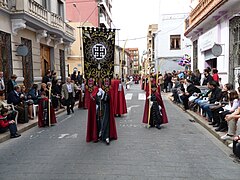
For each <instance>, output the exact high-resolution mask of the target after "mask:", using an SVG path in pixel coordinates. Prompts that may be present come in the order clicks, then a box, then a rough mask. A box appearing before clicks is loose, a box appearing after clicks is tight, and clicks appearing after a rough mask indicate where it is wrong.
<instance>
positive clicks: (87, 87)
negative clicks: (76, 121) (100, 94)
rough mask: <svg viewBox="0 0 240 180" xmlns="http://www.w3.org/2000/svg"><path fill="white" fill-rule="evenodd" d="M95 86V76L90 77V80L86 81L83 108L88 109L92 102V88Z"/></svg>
mask: <svg viewBox="0 0 240 180" xmlns="http://www.w3.org/2000/svg"><path fill="white" fill-rule="evenodd" d="M93 86H94V80H93V78H89V79H88V82H86V81H85V83H84V90H85V91H84V97H83V108H84V109H88V107H89V104H90V94H91V92H90V89H92V88H93Z"/></svg>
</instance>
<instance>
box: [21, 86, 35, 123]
mask: <svg viewBox="0 0 240 180" xmlns="http://www.w3.org/2000/svg"><path fill="white" fill-rule="evenodd" d="M20 96H22V98H21V100H22V103H23V104H24V107H27V108H28V119H31V120H33V119H34V117H33V103H34V102H33V100H32V99H31V96H28V93H26V87H25V86H24V85H22V86H21V93H20Z"/></svg>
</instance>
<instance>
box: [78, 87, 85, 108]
mask: <svg viewBox="0 0 240 180" xmlns="http://www.w3.org/2000/svg"><path fill="white" fill-rule="evenodd" d="M78 92H79V102H78V108H82V107H84V106H83V105H84V98H83V96H82V90H79V91H78Z"/></svg>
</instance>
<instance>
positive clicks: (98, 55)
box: [92, 44, 106, 60]
mask: <svg viewBox="0 0 240 180" xmlns="http://www.w3.org/2000/svg"><path fill="white" fill-rule="evenodd" d="M92 53H93V56H94V57H95V59H97V60H102V59H104V57H105V56H106V48H105V46H104V45H103V44H96V45H94V46H93V48H92Z"/></svg>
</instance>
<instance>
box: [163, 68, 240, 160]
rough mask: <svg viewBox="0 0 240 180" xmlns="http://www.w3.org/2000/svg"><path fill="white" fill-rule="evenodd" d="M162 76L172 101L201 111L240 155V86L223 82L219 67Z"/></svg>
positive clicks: (237, 154) (198, 111)
mask: <svg viewBox="0 0 240 180" xmlns="http://www.w3.org/2000/svg"><path fill="white" fill-rule="evenodd" d="M161 77H162V75H159V78H160V79H159V82H162V83H163V91H164V92H169V91H171V92H172V99H173V102H175V103H180V104H182V106H183V110H184V111H186V110H192V111H194V112H196V113H200V114H201V115H202V116H203V117H204V118H205V119H206V120H207V121H208V123H209V125H210V126H213V128H214V130H215V131H216V132H224V133H225V135H223V136H221V139H222V140H224V141H225V140H231V141H232V143H230V144H229V147H231V148H233V153H234V154H235V156H237V157H238V158H240V120H239V118H240V101H239V95H240V94H239V93H240V88H238V89H234V86H233V85H232V84H230V83H227V84H224V85H222V83H221V78H219V75H218V71H217V69H212V70H211V69H210V68H206V69H204V72H203V75H201V73H199V71H196V72H194V73H193V72H173V73H166V74H165V75H164V76H163V80H162V79H161ZM165 81H167V82H165ZM159 84H161V83H159Z"/></svg>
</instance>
